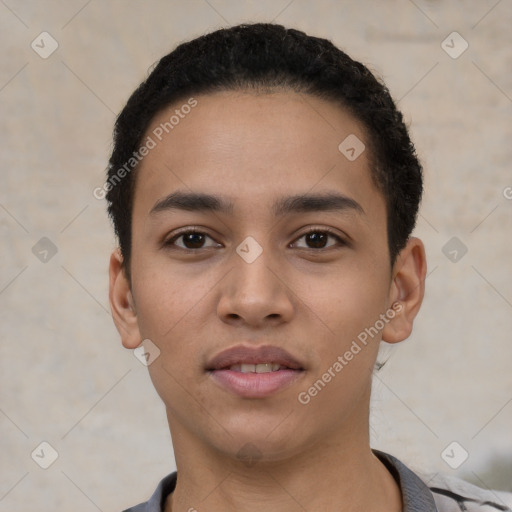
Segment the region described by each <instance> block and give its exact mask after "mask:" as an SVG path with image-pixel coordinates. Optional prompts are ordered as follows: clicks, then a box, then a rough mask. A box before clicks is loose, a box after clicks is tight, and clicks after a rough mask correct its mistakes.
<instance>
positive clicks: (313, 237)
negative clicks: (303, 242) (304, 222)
mask: <svg viewBox="0 0 512 512" xmlns="http://www.w3.org/2000/svg"><path fill="white" fill-rule="evenodd" d="M307 238H308V242H312V244H313V247H315V248H319V247H320V248H322V247H325V243H326V241H327V235H326V234H325V233H309V234H308V235H307Z"/></svg>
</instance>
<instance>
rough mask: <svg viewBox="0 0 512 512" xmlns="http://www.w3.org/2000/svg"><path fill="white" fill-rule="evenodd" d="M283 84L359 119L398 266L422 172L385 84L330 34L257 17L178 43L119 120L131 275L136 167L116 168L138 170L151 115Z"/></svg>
mask: <svg viewBox="0 0 512 512" xmlns="http://www.w3.org/2000/svg"><path fill="white" fill-rule="evenodd" d="M276 88H277V89H284V90H291V91H294V92H300V93H306V94H310V95H313V96H316V97H319V98H322V99H326V100H329V101H332V102H335V103H337V104H338V105H340V106H342V107H343V108H344V109H346V110H347V111H348V112H349V113H351V114H352V115H353V116H354V117H355V118H356V119H357V120H358V121H360V122H361V123H362V125H363V127H364V129H365V131H366V135H367V137H368V141H367V142H368V144H367V146H369V155H370V173H371V177H372V180H373V182H374V184H375V186H376V187H377V189H378V190H379V191H380V192H381V193H382V194H383V196H384V199H385V203H386V212H387V238H388V247H389V254H390V260H391V264H393V263H394V262H395V260H396V256H397V255H398V253H399V252H400V250H401V249H402V248H403V247H404V246H405V244H406V243H407V240H408V238H409V236H410V234H411V232H412V230H413V229H414V226H415V223H416V217H417V213H418V208H419V203H420V201H421V195H422V192H423V175H422V166H421V163H420V162H419V160H418V158H417V155H416V151H415V148H414V145H413V143H412V141H411V139H410V137H409V133H408V130H407V127H406V126H405V124H404V121H403V116H402V114H401V112H400V111H399V110H398V109H397V107H396V105H395V103H394V101H393V99H392V98H391V95H390V93H389V90H388V88H387V87H386V85H385V84H384V83H383V82H382V81H381V80H380V79H377V78H376V77H375V76H374V75H373V74H372V73H371V72H370V70H369V69H368V68H367V67H365V66H364V65H363V64H361V63H360V62H357V61H355V60H353V59H351V58H350V57H349V56H348V55H347V54H346V53H344V52H343V51H342V50H340V49H339V48H337V47H336V46H335V45H334V44H333V43H332V42H330V41H329V40H327V39H322V38H318V37H312V36H309V35H307V34H305V33H304V32H302V31H299V30H296V29H291V28H285V27H283V26H282V25H277V24H271V23H254V24H241V25H237V26H233V27H229V28H223V29H220V30H216V31H214V32H211V33H208V34H206V35H203V36H201V37H198V38H196V39H193V40H191V41H188V42H185V43H182V44H180V45H179V46H177V47H176V48H175V49H174V51H172V52H171V53H169V54H168V55H166V56H164V57H163V58H162V59H160V61H159V62H158V63H157V64H156V66H155V67H154V68H153V70H152V71H151V72H150V74H149V76H148V77H147V79H146V80H145V81H144V82H142V83H141V84H140V85H139V87H138V88H137V89H136V90H135V91H134V92H133V94H132V95H131V96H130V98H129V99H128V102H127V103H126V106H125V107H124V108H123V110H122V111H121V113H120V114H119V116H118V117H117V120H116V123H115V126H114V134H113V149H112V153H111V157H110V160H109V164H108V171H107V183H106V184H105V185H106V186H105V191H106V199H107V203H108V214H109V216H110V218H111V219H112V221H113V224H114V229H115V233H116V236H117V238H118V241H119V246H120V249H121V254H122V256H123V262H124V263H123V264H124V270H125V272H126V274H127V276H128V278H129V276H130V268H129V266H130V251H131V227H132V211H133V197H134V189H135V172H123V173H122V176H123V179H122V180H121V179H119V175H120V174H119V171H120V170H122V169H127V167H126V163H127V162H132V164H131V165H132V166H133V171H136V167H137V165H136V161H137V160H136V159H134V158H133V155H134V154H137V150H138V149H139V146H140V145H141V142H142V139H143V137H144V134H145V132H146V131H147V129H148V127H149V125H150V123H151V121H152V120H153V118H154V117H155V116H156V115H157V114H158V113H160V112H161V111H162V110H163V109H165V108H166V107H168V106H169V105H170V104H172V103H175V102H177V101H179V100H182V99H183V98H186V97H187V96H190V95H192V94H194V95H197V94H208V93H213V92H216V91H221V90H242V91H243V90H250V89H252V90H256V91H258V92H262V93H264V92H265V91H271V90H275V89H276ZM130 170H132V169H128V171H130ZM116 173H117V175H116Z"/></svg>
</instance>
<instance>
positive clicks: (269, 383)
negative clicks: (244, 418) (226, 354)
mask: <svg viewBox="0 0 512 512" xmlns="http://www.w3.org/2000/svg"><path fill="white" fill-rule="evenodd" d="M302 373H303V371H301V370H277V371H276V372H266V373H242V372H235V371H233V370H213V371H211V372H210V375H211V376H212V378H213V380H214V381H215V382H217V383H219V384H220V385H221V386H222V387H224V388H226V389H228V390H229V391H231V392H232V393H235V394H236V395H238V396H241V397H243V398H264V397H266V396H269V395H271V394H273V393H276V392H277V391H280V390H282V389H283V388H285V387H287V386H289V385H290V384H291V383H292V382H294V381H295V380H296V379H297V378H298V377H300V375H301V374H302Z"/></svg>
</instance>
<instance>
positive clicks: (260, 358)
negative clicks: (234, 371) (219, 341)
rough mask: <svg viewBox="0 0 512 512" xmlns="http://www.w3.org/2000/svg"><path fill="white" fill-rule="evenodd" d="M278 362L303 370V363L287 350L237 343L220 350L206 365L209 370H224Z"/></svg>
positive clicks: (293, 368)
mask: <svg viewBox="0 0 512 512" xmlns="http://www.w3.org/2000/svg"><path fill="white" fill-rule="evenodd" d="M261 363H277V364H280V365H281V366H286V367H287V368H291V369H292V370H302V369H303V367H302V364H301V363H300V362H299V361H297V359H295V358H294V357H293V356H292V355H291V354H289V353H288V352H287V351H286V350H284V349H282V348H280V347H276V346H272V345H262V346H259V347H247V346H244V345H237V346H235V347H231V348H228V349H226V350H223V351H222V352H219V353H218V354H217V355H216V356H214V357H213V358H212V359H210V361H208V364H207V366H206V369H207V370H222V369H224V368H229V367H230V366H233V365H238V364H261Z"/></svg>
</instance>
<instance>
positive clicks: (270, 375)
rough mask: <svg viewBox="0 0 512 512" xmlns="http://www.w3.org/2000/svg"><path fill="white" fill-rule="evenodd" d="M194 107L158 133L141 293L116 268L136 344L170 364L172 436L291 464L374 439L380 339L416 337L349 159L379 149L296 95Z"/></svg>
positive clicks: (134, 267) (137, 222)
mask: <svg viewBox="0 0 512 512" xmlns="http://www.w3.org/2000/svg"><path fill="white" fill-rule="evenodd" d="M195 100H196V101H197V105H196V106H194V108H192V109H190V111H189V112H188V113H187V114H186V115H184V116H183V118H181V117H180V120H179V123H176V124H175V125H173V127H172V129H169V130H168V133H165V131H164V132H163V135H164V136H162V135H160V137H161V139H162V140H161V141H160V140H158V138H157V137H156V136H155V135H154V134H155V133H158V134H160V132H161V131H162V129H161V127H162V126H163V125H162V123H165V122H168V121H169V119H170V117H171V116H172V115H173V113H174V112H175V110H176V109H177V108H178V109H179V108H180V105H181V103H180V105H173V106H172V107H170V108H169V109H167V110H165V111H163V112H162V113H161V114H159V115H158V116H157V117H156V118H155V119H154V120H153V122H152V125H151V126H150V128H149V129H148V131H147V134H146V137H147V136H151V137H152V138H153V139H154V140H155V142H156V145H155V147H154V148H152V149H151V150H150V151H149V153H148V154H147V155H146V156H145V157H144V160H143V161H142V163H141V164H140V167H139V168H138V170H137V177H136V188H135V197H134V206H133V227H132V230H133V231H132V256H131V288H130V287H129V286H128V285H127V283H126V281H125V280H124V281H123V279H124V278H123V274H122V272H117V271H116V270H115V269H112V268H111V301H112V300H113V303H114V306H113V309H114V308H116V309H122V307H123V306H122V305H121V306H119V304H117V305H116V304H115V303H116V298H115V297H116V294H117V296H118V297H122V296H123V294H125V295H126V303H125V304H124V306H125V311H124V312H120V313H119V314H115V317H117V318H116V323H117V325H118V328H119V330H120V332H121V335H122V337H123V343H124V345H125V346H126V347H129V348H135V347H136V346H137V345H138V344H139V343H140V341H141V340H142V339H145V340H151V344H149V345H147V344H148V342H145V343H146V345H147V346H148V347H149V348H150V352H151V346H156V347H158V349H159V350H160V355H159V357H158V358H157V359H155V361H154V362H153V363H152V364H151V365H150V366H149V371H150V375H151V378H152V380H153V383H154V385H155V388H156V390H157V392H158V393H159V395H160V396H161V398H162V400H163V402H164V403H165V405H166V408H167V412H168V418H169V423H170V428H171V433H172V434H173V437H174V434H175V433H179V432H182V433H186V435H187V436H189V437H191V438H193V439H194V440H195V442H196V443H199V444H201V445H203V446H204V447H205V449H215V450H217V452H219V453H223V454H226V455H228V456H233V457H236V456H237V454H238V453H239V452H240V450H243V447H244V446H249V445H248V443H250V446H253V447H256V449H257V450H258V452H259V454H260V456H263V457H265V458H268V459H284V458H286V457H289V456H291V455H293V454H295V453H299V452H300V451H304V450H305V449H307V447H311V446H314V445H315V444H317V443H319V442H321V441H323V440H326V439H334V438H336V436H337V437H338V438H340V439H341V438H344V439H347V438H354V437H355V436H356V437H357V436H366V435H367V432H366V430H367V428H368V427H367V416H368V401H369V394H370V383H371V374H372V370H373V367H374V363H375V359H376V356H377V350H378V346H379V341H380V339H381V337H382V335H383V332H384V335H386V333H387V332H389V336H388V337H389V339H390V341H397V339H398V338H400V337H403V336H400V335H397V334H396V333H397V332H398V331H400V328H399V327H396V326H397V325H398V322H399V321H400V320H399V318H400V312H397V311H395V310H392V309H390V308H391V307H392V304H393V303H394V301H396V300H400V299H401V298H404V295H403V284H404V282H405V281H406V280H405V279H398V278H397V274H396V272H394V271H393V272H392V271H390V261H389V252H388V245H387V236H386V232H387V231H386V207H385V202H384V198H383V196H382V195H381V194H380V192H379V191H378V190H377V189H376V188H375V185H374V184H373V182H372V180H371V176H370V171H369V155H368V154H367V151H363V152H362V153H361V154H360V156H359V157H357V158H356V159H355V160H354V159H353V158H351V159H349V158H347V156H345V154H343V153H342V152H341V151H340V150H339V149H338V146H339V145H340V143H341V142H342V141H344V140H345V139H346V138H347V137H348V136H354V135H355V136H356V137H357V138H358V139H359V140H360V141H362V142H363V143H364V144H365V145H366V146H368V144H367V139H366V135H365V132H364V130H363V129H362V127H361V126H360V124H359V123H358V122H357V121H356V120H355V119H354V118H353V117H351V116H350V115H349V114H348V113H347V112H345V111H344V110H343V109H341V108H340V107H338V106H336V105H334V104H332V103H330V102H327V101H324V100H320V99H317V98H314V97H311V96H304V95H300V94H298V93H292V92H276V93H272V94H261V95H257V94H252V93H244V92H219V93H215V94H211V95H205V96H201V95H198V96H196V97H195ZM184 103H185V102H184ZM186 110H189V109H186ZM182 111H183V110H182ZM155 130H156V131H155ZM349 140H350V139H349ZM348 151H349V152H348V153H346V154H348V155H349V156H351V157H352V154H351V152H350V150H348ZM118 259H119V258H118ZM114 260H115V258H114ZM113 266H114V267H115V264H114V265H113ZM416 273H417V274H421V271H420V272H418V271H417V272H416ZM116 290H117V291H116ZM125 292H126V293H125ZM112 297H114V299H112ZM118 302H120V303H122V302H123V301H122V299H120V301H118ZM120 324H121V325H120ZM394 326H395V327H394ZM393 329H394V330H393ZM365 330H366V331H365ZM402 331H403V328H402ZM402 331H400V332H402ZM364 333H366V336H365V334H364ZM393 333H394V334H393ZM393 336H395V338H396V339H395V338H393ZM255 365H256V366H255ZM271 370H272V371H271ZM260 372H262V373H260ZM184 435H185V434H184Z"/></svg>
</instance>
